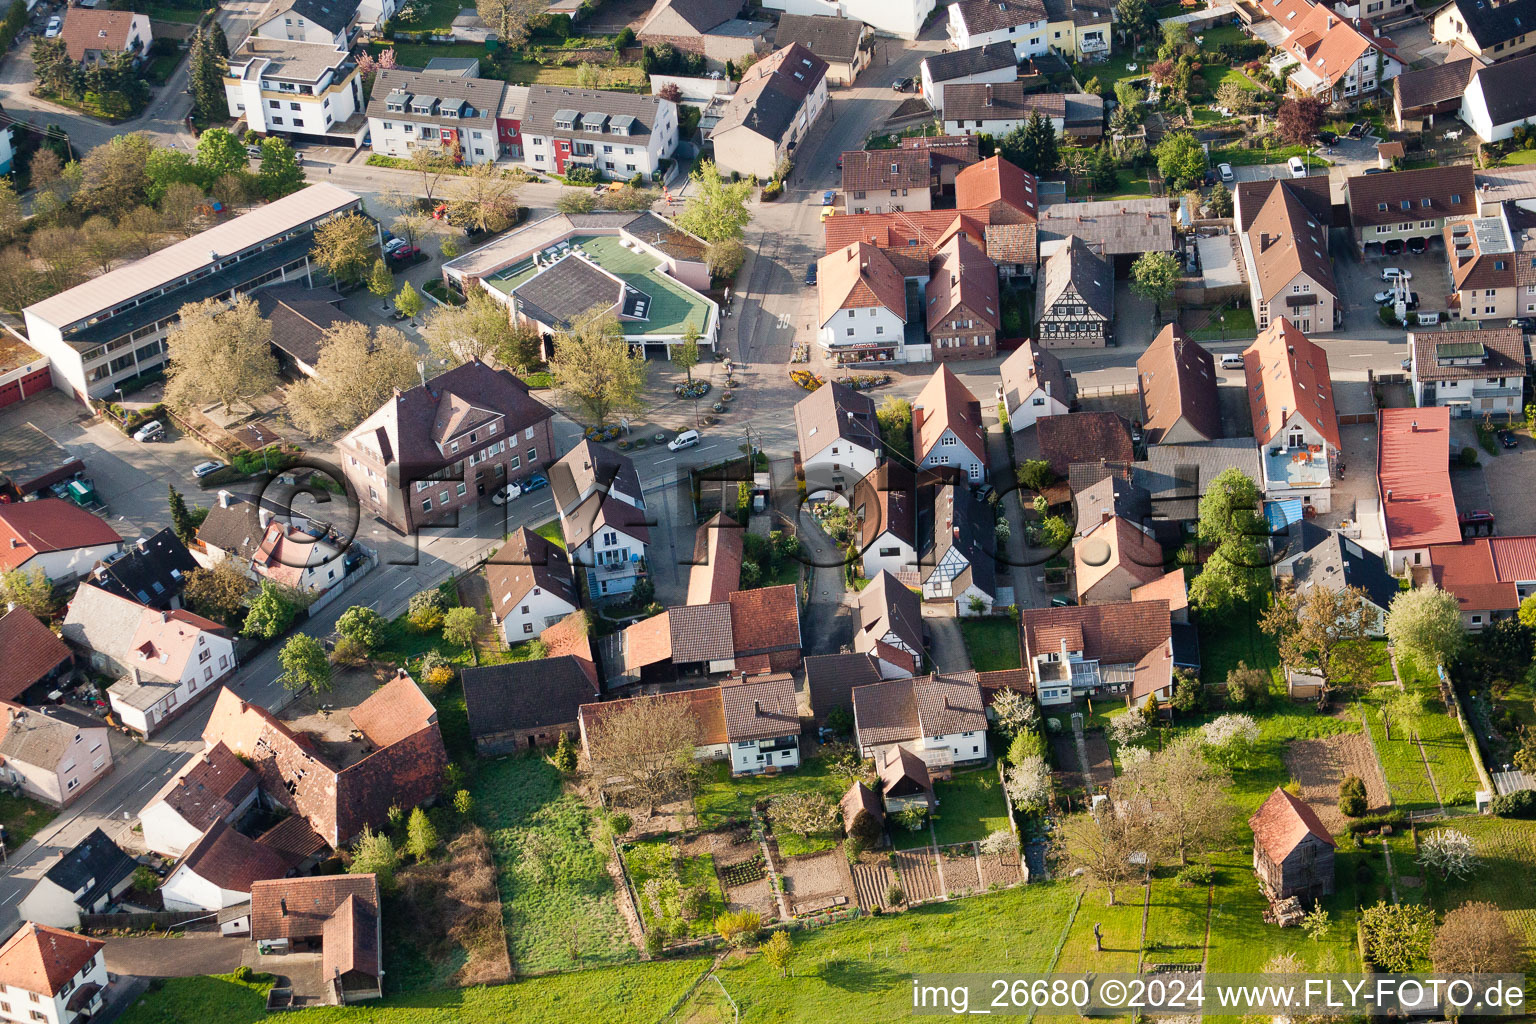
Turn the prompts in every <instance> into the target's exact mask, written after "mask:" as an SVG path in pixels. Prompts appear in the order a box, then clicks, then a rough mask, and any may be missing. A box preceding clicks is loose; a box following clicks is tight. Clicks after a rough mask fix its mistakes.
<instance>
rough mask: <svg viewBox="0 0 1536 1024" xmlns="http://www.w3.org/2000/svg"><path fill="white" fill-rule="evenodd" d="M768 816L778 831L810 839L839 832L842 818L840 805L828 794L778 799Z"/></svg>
mask: <svg viewBox="0 0 1536 1024" xmlns="http://www.w3.org/2000/svg"><path fill="white" fill-rule="evenodd" d="M768 815H769V817H770V818H772V819H773V824H774V827H775V828H783V829H787V830H789V831H790V832H793V833H795V834H796V835H798V836H803V837H807V838H809V837H810V836H813V835H822V834H825V833H828V832H833V831H835V830H836V829H837V825H838V821H839V819H840V817H841V815H840V813H839V811H838V809H837V805H836V804H834V803H833V802H832V801H831V800H829V799H828V798H827V796H826V794H824V793H785V794H784V795H783V796H777V797H774V798H773V801H772V803H770V804H769V807H768Z"/></svg>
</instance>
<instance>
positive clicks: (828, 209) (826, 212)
mask: <svg viewBox="0 0 1536 1024" xmlns="http://www.w3.org/2000/svg"><path fill="white" fill-rule="evenodd" d="M836 212H837V207H835V206H823V207H822V208H821V219H822V220H826V219H827V218H828V217H830V216H832V215H833V214H834V213H836Z"/></svg>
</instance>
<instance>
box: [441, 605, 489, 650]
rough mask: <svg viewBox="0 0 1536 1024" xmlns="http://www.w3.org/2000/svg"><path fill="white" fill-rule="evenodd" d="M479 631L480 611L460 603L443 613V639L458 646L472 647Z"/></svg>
mask: <svg viewBox="0 0 1536 1024" xmlns="http://www.w3.org/2000/svg"><path fill="white" fill-rule="evenodd" d="M479 632H480V613H479V612H477V611H476V610H475V609H473V608H470V607H467V606H465V605H460V606H458V607H457V608H449V609H448V610H447V611H446V612H444V613H443V639H444V640H447V641H448V642H449V643H451V644H454V645H455V646H458V647H464V648H473V647H474V645H475V637H476V636H477V635H478V634H479Z"/></svg>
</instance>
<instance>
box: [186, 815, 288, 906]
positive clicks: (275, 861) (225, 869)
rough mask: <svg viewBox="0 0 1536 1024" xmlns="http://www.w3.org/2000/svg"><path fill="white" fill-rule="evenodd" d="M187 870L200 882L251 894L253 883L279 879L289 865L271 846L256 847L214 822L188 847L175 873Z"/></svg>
mask: <svg viewBox="0 0 1536 1024" xmlns="http://www.w3.org/2000/svg"><path fill="white" fill-rule="evenodd" d="M181 868H186V869H187V870H188V871H190V872H192V873H193V874H194V875H196V876H197V877H199V878H202V879H204V880H206V881H209V882H212V883H213V884H214V885H216V886H218V887H219V888H220V889H228V890H229V891H230V892H250V891H251V886H252V885H253V884H255V883H256V882H260V881H263V880H265V879H269V878H282V877H283V876H284V875H286V874H287V873H288V868H289V862H288V859H287V858H286V857H284V856H283V855H282V854H281V853H279V852H277V851H276V850H274V849H273V848H272V847H271V846H268V845H264V844H262V843H258V842H257V841H256V840H254V839H249V838H247V837H246V836H243V835H241V834H240V833H239V832H236V831H235V830H234V829H232V828H230V827H229V826H228V825H226V824H225V823H224V822H222V821H215V822H214V823H213V824H212V825H210V826H209V827H208V831H207V832H204V833H203V835H202V837H201V838H200V839H198V840H197V842H195V843H193V844H192V845H191V846H189V847H187V852H186V853H184V854H182V857H181V863H179V864H177V865H176V870H180V869H181Z"/></svg>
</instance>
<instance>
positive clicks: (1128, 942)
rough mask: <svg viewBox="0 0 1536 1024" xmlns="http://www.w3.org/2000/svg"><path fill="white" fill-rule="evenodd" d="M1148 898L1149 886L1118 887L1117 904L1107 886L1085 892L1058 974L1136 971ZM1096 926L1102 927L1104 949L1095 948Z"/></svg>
mask: <svg viewBox="0 0 1536 1024" xmlns="http://www.w3.org/2000/svg"><path fill="white" fill-rule="evenodd" d="M1146 899H1147V890H1146V887H1145V886H1142V885H1122V886H1120V887H1119V888H1118V889H1116V890H1115V905H1114V906H1110V905H1109V897H1108V893H1107V892H1106V891H1105V890H1104V889H1089V890H1088V891H1087V892H1086V893H1084V894H1083V902H1082V905H1081V906H1079V907H1078V908H1077V917H1076V918H1075V919H1074V920H1073V921H1072V927H1071V929H1070V930H1069V931H1068V932H1067V940H1066V942H1064V943H1062V947H1061V955H1060V956H1059V957H1058V958H1057V960H1056V964H1055V966H1054V967H1053V968H1051V969H1052V971H1054V972H1055V973H1058V974H1079V973H1082V972H1085V971H1102V972H1117V971H1128V972H1133V971H1135V970H1136V965H1137V964H1138V963H1139V962H1140V961H1141V922H1142V917H1143V915H1144V914H1145V913H1146ZM1094 925H1098V926H1099V930H1100V934H1101V936H1102V941H1103V950H1102V951H1097V950H1095V949H1094V945H1093V926H1094Z"/></svg>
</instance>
